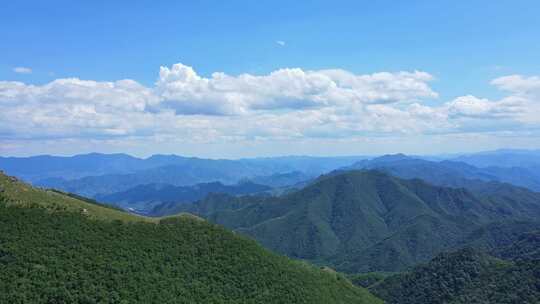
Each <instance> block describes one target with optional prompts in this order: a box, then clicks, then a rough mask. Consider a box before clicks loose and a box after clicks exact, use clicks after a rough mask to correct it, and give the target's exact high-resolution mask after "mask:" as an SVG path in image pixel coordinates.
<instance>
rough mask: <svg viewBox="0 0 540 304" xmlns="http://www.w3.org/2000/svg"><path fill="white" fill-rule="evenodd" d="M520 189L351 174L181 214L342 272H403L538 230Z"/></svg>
mask: <svg viewBox="0 0 540 304" xmlns="http://www.w3.org/2000/svg"><path fill="white" fill-rule="evenodd" d="M519 189H520V190H519V191H516V192H515V193H516V194H519V196H512V197H506V196H490V195H486V194H482V195H479V194H475V193H472V192H470V191H468V190H465V189H458V188H446V187H437V186H433V185H429V184H427V183H425V182H423V181H421V180H403V179H399V178H396V177H392V176H390V175H387V174H385V173H381V172H378V171H349V172H344V173H336V174H332V175H327V176H322V177H321V178H319V179H318V180H317V181H315V182H314V183H312V184H311V185H309V186H307V187H306V188H304V189H302V190H300V191H297V192H294V193H290V194H287V195H284V196H281V197H256V196H251V197H250V196H248V197H231V196H227V195H212V196H209V197H207V198H206V199H205V200H202V201H200V202H197V203H195V204H193V205H190V206H184V207H183V208H182V211H187V212H192V213H194V214H197V215H199V216H202V217H205V218H207V219H209V220H210V221H212V222H215V223H219V224H222V225H224V226H226V227H229V228H232V229H235V230H236V231H238V232H241V233H243V234H246V235H249V236H251V237H253V238H255V239H256V240H258V241H259V242H260V243H261V244H263V245H264V246H265V247H267V248H270V249H272V250H274V251H276V252H280V253H283V254H286V255H288V256H291V257H294V258H301V259H307V260H310V261H314V262H320V263H323V264H330V265H332V266H333V267H335V268H336V269H338V270H341V271H345V272H349V273H358V272H367V271H400V270H404V269H407V268H409V267H411V266H413V265H415V264H417V263H419V262H425V261H428V260H430V259H431V258H433V257H434V256H435V255H436V254H438V253H440V252H442V251H445V250H450V249H454V248H459V247H462V246H465V245H467V244H468V243H473V244H478V246H479V247H482V248H489V247H490V245H491V244H494V243H496V242H499V243H500V242H503V241H504V240H502V239H497V238H496V237H493V235H492V233H490V231H491V230H490V229H496V228H497V227H508V228H507V230H508V233H507V234H506V235H507V236H508V238H509V239H512V237H513V236H516V235H517V233H523V232H526V231H530V230H531V229H538V228H537V227H539V226H538V224H536V222H535V221H536V220H537V219H538V216H540V194H537V193H533V192H530V191H527V190H524V189H522V188H519ZM522 191H523V192H522ZM178 211H180V209H179V210H178ZM516 221H518V222H516ZM519 221H521V222H519ZM518 223H526V224H523V225H520V224H518ZM510 231H512V233H511V232H510ZM490 237H492V238H490Z"/></svg>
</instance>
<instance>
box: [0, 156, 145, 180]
mask: <svg viewBox="0 0 540 304" xmlns="http://www.w3.org/2000/svg"><path fill="white" fill-rule="evenodd" d="M141 168H142V167H141V163H140V160H139V159H137V158H135V157H132V156H129V155H126V154H99V153H91V154H83V155H75V156H72V157H63V156H49V155H41V156H32V157H0V169H1V170H4V171H5V172H7V173H8V174H10V175H13V176H17V177H19V178H21V179H23V180H25V181H28V182H35V181H37V180H40V179H46V178H63V179H75V178H81V177H84V176H89V175H102V174H111V173H128V172H133V171H136V170H139V169H141Z"/></svg>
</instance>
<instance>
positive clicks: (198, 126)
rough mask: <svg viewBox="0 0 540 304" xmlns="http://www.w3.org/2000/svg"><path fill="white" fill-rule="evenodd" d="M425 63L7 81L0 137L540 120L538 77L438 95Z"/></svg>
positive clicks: (526, 124)
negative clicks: (491, 90) (142, 79)
mask: <svg viewBox="0 0 540 304" xmlns="http://www.w3.org/2000/svg"><path fill="white" fill-rule="evenodd" d="M432 80H433V76H432V75H430V74H429V73H426V72H421V71H412V72H395V73H390V72H381V73H374V74H368V75H359V74H354V73H351V72H349V71H345V70H339V69H334V70H318V71H306V70H302V69H298V68H295V69H279V70H276V71H273V72H271V73H269V74H267V75H251V74H241V75H236V76H234V75H227V74H225V73H213V74H212V75H211V76H210V77H203V76H201V75H199V74H197V73H196V71H195V70H194V69H193V68H192V67H189V66H186V65H183V64H181V63H178V64H175V65H172V66H171V67H161V68H160V70H159V76H158V78H157V81H156V82H155V85H154V86H152V87H146V86H144V85H142V84H140V83H138V82H136V81H134V80H129V79H126V80H119V81H115V82H98V81H92V80H81V79H77V78H68V79H57V80H54V81H52V82H50V83H47V84H44V85H31V84H26V83H22V82H13V81H0V142H3V143H4V144H5V146H7V143H8V142H10V143H12V142H17V141H21V140H26V141H28V140H33V141H36V140H54V139H56V140H60V139H78V140H89V139H91V140H103V141H105V140H112V139H113V140H123V139H125V140H128V139H130V138H147V139H148V140H152V141H159V140H176V141H180V142H185V143H190V142H198V143H205V142H208V143H212V142H235V141H253V140H283V141H287V140H289V141H290V140H299V139H306V138H307V139H317V138H322V139H339V140H343V139H355V138H366V137H377V136H399V135H401V134H402V135H418V136H425V135H429V134H467V133H477V132H516V130H518V131H523V130H528V129H535V128H536V129H538V128H539V127H540V115H538V113H540V78H539V77H525V76H521V75H510V76H505V77H500V78H497V79H494V80H493V81H492V82H491V84H492V85H493V86H495V87H496V88H498V89H499V90H501V91H503V92H505V93H506V94H507V95H506V96H505V97H504V98H502V99H500V100H488V99H486V98H481V97H476V96H473V95H464V96H461V97H458V98H455V99H454V100H450V101H439V100H438V94H437V93H436V92H435V91H433V89H432V88H431V87H430V85H429V83H430V82H431V81H432Z"/></svg>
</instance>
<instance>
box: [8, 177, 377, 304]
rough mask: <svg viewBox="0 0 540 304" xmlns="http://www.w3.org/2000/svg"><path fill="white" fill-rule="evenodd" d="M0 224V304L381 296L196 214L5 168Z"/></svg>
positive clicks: (345, 302) (370, 299)
mask: <svg viewBox="0 0 540 304" xmlns="http://www.w3.org/2000/svg"><path fill="white" fill-rule="evenodd" d="M0 223H2V224H1V225H0V269H1V271H0V282H1V284H0V289H1V290H2V292H0V303H38V304H39V303H195V304H197V303H201V304H202V303H205V304H206V303H225V304H232V303H315V304H316V303H320V304H326V303H337V304H349V303H353V304H354V303H357V304H361V303H382V301H380V300H378V299H377V298H375V297H374V296H372V295H371V294H370V293H369V292H367V291H366V290H365V289H363V288H357V287H355V286H353V285H352V284H351V283H350V281H348V280H347V279H346V278H345V277H344V276H342V275H340V274H338V273H336V272H334V271H331V270H329V269H319V268H316V267H313V266H310V265H309V264H307V263H304V262H297V261H292V260H289V259H288V258H286V257H283V256H278V255H275V254H273V253H270V252H269V251H267V250H265V249H263V248H262V247H260V246H259V245H257V244H256V243H255V242H254V241H252V240H249V239H247V238H245V237H241V236H239V235H238V234H236V233H232V232H230V231H227V230H225V229H224V228H222V227H219V226H216V225H212V224H209V223H207V222H205V221H204V220H202V219H200V218H197V217H195V216H192V215H185V214H184V215H178V216H174V217H168V218H159V219H151V218H145V217H140V216H135V215H131V214H128V213H125V212H122V211H119V210H116V209H113V208H107V207H105V206H101V205H97V204H93V203H90V202H88V201H83V200H79V199H77V198H74V197H70V196H67V195H64V194H62V193H59V192H54V191H45V190H40V189H36V188H32V187H31V186H29V185H27V184H24V183H21V182H19V181H17V180H16V179H14V178H10V177H7V176H5V175H3V174H1V173H0Z"/></svg>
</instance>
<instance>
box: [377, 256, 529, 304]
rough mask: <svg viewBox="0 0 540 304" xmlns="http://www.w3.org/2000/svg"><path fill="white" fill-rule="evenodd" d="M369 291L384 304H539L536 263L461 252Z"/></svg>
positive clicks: (421, 266) (432, 262) (439, 259)
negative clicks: (384, 303) (382, 300)
mask: <svg viewBox="0 0 540 304" xmlns="http://www.w3.org/2000/svg"><path fill="white" fill-rule="evenodd" d="M370 290H371V291H372V292H374V293H375V294H376V295H378V296H379V297H381V298H383V299H384V300H385V301H386V303H388V304H439V303H440V304H442V303H449V304H468V303H485V304H491V303H498V304H504V303H522V304H528V303H529V304H533V303H538V302H539V301H540V260H530V259H529V260H528V259H525V260H519V261H505V260H499V259H497V258H494V257H491V256H489V255H487V254H484V253H481V252H478V251H475V250H473V249H470V248H465V249H462V250H459V251H457V252H453V253H444V254H440V255H439V256H437V257H436V258H434V259H433V260H432V261H430V262H429V263H427V264H425V265H420V266H417V267H415V268H414V269H413V270H412V271H411V272H408V273H403V274H397V275H393V276H390V277H387V278H385V279H384V280H382V282H379V283H376V284H374V285H372V286H371V287H370Z"/></svg>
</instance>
